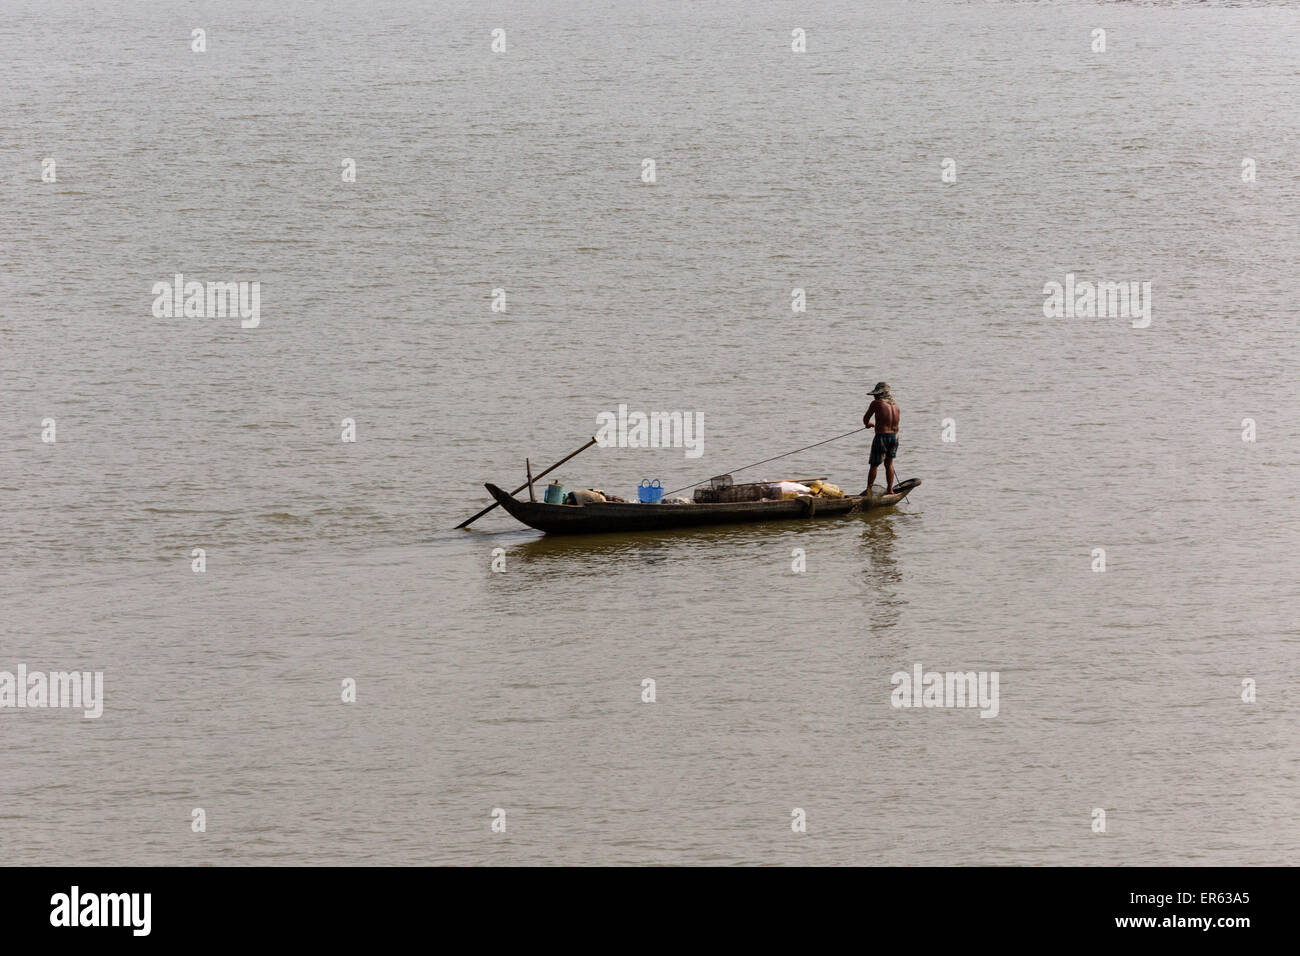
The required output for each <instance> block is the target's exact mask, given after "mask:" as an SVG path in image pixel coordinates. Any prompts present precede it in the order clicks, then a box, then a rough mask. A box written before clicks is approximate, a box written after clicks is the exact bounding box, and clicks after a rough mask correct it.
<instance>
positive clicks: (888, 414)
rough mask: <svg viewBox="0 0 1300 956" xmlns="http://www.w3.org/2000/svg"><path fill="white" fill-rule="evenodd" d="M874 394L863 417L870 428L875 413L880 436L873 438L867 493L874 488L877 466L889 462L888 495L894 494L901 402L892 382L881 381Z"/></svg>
mask: <svg viewBox="0 0 1300 956" xmlns="http://www.w3.org/2000/svg"><path fill="white" fill-rule="evenodd" d="M871 395H872V397H873V398H874V399H875V401H873V402H872V403H871V407H870V408H868V409H867V413H866V414H865V415H863V416H862V427H863V428H870V427H871V426H872V421H871V419H872V416H875V419H876V421H875V428H876V437H875V438H873V439H872V440H871V460H870V464H871V471H870V473H869V474H868V475H867V494H871V487H872V485H874V484H875V483H876V469H877V468H879V467H880V463H881V461H883V462H884V463H885V494H887V495H892V494H893V493H894V456H895V455H897V454H898V419H899V412H898V403H897V402H896V401H894V395H893V393H892V392H890V390H889V383H888V382H877V383H876V387H875V388H873V389H872V390H871Z"/></svg>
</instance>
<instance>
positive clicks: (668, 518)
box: [484, 478, 921, 534]
mask: <svg viewBox="0 0 1300 956" xmlns="http://www.w3.org/2000/svg"><path fill="white" fill-rule="evenodd" d="M920 484H921V479H920V478H909V479H908V480H907V481H904V482H900V483H899V484H898V485H897V486H896V487H895V489H894V493H893V494H892V495H887V494H884V493H883V492H882V491H881V489H879V488H872V489H871V494H869V495H867V494H862V495H847V496H845V497H843V498H822V497H818V496H815V495H801V496H800V497H798V498H788V499H785V500H783V501H731V502H712V503H694V504H684V505H664V504H657V505H646V504H633V503H630V502H627V503H624V502H615V501H599V502H594V503H592V504H585V505H548V504H545V503H543V502H540V501H520V500H519V499H518V498H515V497H514V496H513V495H510V494H509V493H507V492H505V491H503V490H502V489H500V488H498V487H497V486H496V485H493V484H488V485H485V486H484V487H486V488H487V490H488V492H489V493H490V494H491V495H492V497H493V498H495V499H496V501H497V504H499V505H500V506H501V507H502V508H505V509H506V511H508V512H510V514H511V515H513V516H514V517H515V518H517V519H518V520H519V521H522V522H523V523H524V524H526V525H528V526H529V527H530V528H536V529H537V530H538V531H545V532H546V533H547V534H598V533H602V532H611V531H613V532H622V531H662V530H665V529H667V528H693V527H699V526H701V525H711V524H739V523H742V522H752V521H789V520H797V519H801V518H802V519H807V518H830V517H833V516H836V515H846V514H849V513H850V512H859V513H860V512H863V511H875V510H876V509H878V508H892V507H893V506H894V505H896V504H898V503H899V502H900V501H902V500H903V499H904V498H906V497H907V496H908V494H910V493H911V492H912V490H913V489H915V488H916V487H917V486H918V485H920Z"/></svg>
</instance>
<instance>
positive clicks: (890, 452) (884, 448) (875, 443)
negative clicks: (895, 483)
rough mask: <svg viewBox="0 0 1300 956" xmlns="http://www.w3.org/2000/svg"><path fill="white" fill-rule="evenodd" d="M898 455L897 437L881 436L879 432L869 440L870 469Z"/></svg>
mask: <svg viewBox="0 0 1300 956" xmlns="http://www.w3.org/2000/svg"><path fill="white" fill-rule="evenodd" d="M897 454H898V436H897V435H883V434H881V433H879V432H877V433H876V437H875V438H873V439H872V440H871V467H872V468H875V467H876V466H877V465H879V464H880V463H881V462H882V461H884V460H885V459H886V458H893V457H895V456H896V455H897Z"/></svg>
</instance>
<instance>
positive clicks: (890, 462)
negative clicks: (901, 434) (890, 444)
mask: <svg viewBox="0 0 1300 956" xmlns="http://www.w3.org/2000/svg"><path fill="white" fill-rule="evenodd" d="M893 493H894V459H893V456H890V457H889V458H886V459H885V494H887V495H892V494H893Z"/></svg>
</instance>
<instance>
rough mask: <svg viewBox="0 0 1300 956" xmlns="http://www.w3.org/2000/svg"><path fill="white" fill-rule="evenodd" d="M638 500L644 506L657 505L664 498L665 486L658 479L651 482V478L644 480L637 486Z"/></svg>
mask: <svg viewBox="0 0 1300 956" xmlns="http://www.w3.org/2000/svg"><path fill="white" fill-rule="evenodd" d="M636 497H637V500H638V501H640V502H641V504H643V505H657V504H659V502H660V501H662V500H663V497H664V486H663V485H661V484H660V483H659V479H658V478H656V479H655V480H654V481H651V480H650V479H649V478H642V479H641V484H639V485H637V486H636Z"/></svg>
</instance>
